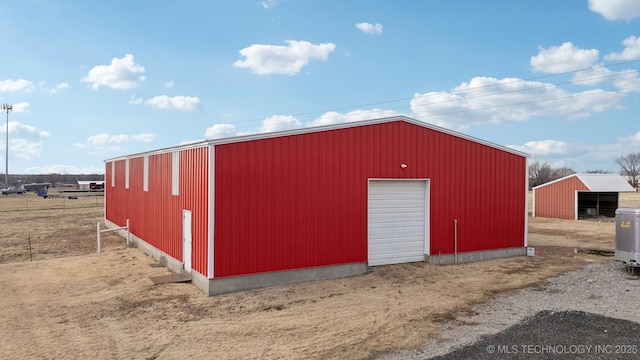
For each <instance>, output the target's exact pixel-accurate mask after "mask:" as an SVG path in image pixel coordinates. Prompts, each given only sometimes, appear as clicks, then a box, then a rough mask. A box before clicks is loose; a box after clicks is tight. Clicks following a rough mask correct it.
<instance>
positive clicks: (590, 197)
mask: <svg viewBox="0 0 640 360" xmlns="http://www.w3.org/2000/svg"><path fill="white" fill-rule="evenodd" d="M632 191H635V190H634V189H633V187H631V185H629V183H628V182H627V181H626V180H625V179H624V178H623V177H622V176H620V175H616V174H591V173H585V174H572V175H569V176H565V177H563V178H561V179H558V180H555V181H551V182H548V183H546V184H542V185H538V186H536V187H534V188H533V216H534V217H536V216H538V217H547V218H556V219H566V220H578V219H585V218H594V217H600V216H607V217H615V211H616V209H617V208H618V198H619V193H620V192H632Z"/></svg>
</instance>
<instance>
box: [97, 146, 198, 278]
mask: <svg viewBox="0 0 640 360" xmlns="http://www.w3.org/2000/svg"><path fill="white" fill-rule="evenodd" d="M171 158H172V155H171V153H170V152H169V153H162V154H154V155H149V189H148V190H149V191H143V176H144V157H143V156H139V157H132V158H130V160H129V189H125V171H126V170H125V169H126V160H118V161H115V164H116V165H115V178H116V183H115V185H116V186H115V187H111V162H107V163H106V172H105V179H106V180H107V182H106V184H105V196H106V206H105V216H106V219H107V220H109V221H112V222H114V223H116V224H118V225H120V226H124V224H125V222H126V219H129V221H130V226H131V229H130V231H131V233H132V234H134V235H136V236H137V237H139V238H141V239H143V240H144V241H146V242H148V243H149V244H151V245H153V246H154V247H156V248H158V249H159V250H161V251H163V252H164V253H166V254H167V255H169V256H171V257H172V258H174V259H177V260H178V261H183V256H182V255H183V254H182V252H183V244H182V210H183V209H185V210H191V211H192V253H193V256H192V269H193V270H195V271H197V272H199V273H201V274H203V275H205V276H207V261H208V259H207V253H208V252H207V251H206V249H207V243H208V221H207V216H208V213H207V207H208V197H209V195H208V181H209V160H208V159H209V155H208V147H203V148H195V149H187V150H181V151H180V160H179V161H180V179H179V185H180V187H179V195H178V196H174V195H171Z"/></svg>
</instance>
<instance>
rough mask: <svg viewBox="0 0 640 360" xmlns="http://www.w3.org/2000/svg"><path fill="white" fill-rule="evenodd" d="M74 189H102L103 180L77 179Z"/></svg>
mask: <svg viewBox="0 0 640 360" xmlns="http://www.w3.org/2000/svg"><path fill="white" fill-rule="evenodd" d="M76 189H78V190H82V191H90V190H104V180H102V181H99V180H78V182H77V185H76Z"/></svg>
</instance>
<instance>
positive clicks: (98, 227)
mask: <svg viewBox="0 0 640 360" xmlns="http://www.w3.org/2000/svg"><path fill="white" fill-rule="evenodd" d="M97 229H98V253H100V222H98V226H97Z"/></svg>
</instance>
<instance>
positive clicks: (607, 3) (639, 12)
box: [589, 0, 640, 20]
mask: <svg viewBox="0 0 640 360" xmlns="http://www.w3.org/2000/svg"><path fill="white" fill-rule="evenodd" d="M589 10H591V11H593V12H596V13H599V14H600V15H602V16H604V18H605V19H607V20H620V19H626V20H630V19H633V18H637V17H640V2H638V1H637V0H589Z"/></svg>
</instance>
